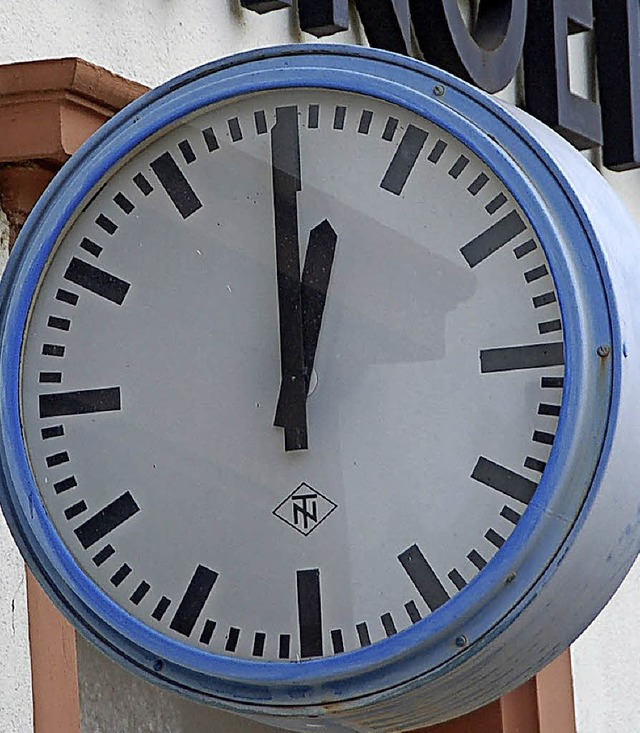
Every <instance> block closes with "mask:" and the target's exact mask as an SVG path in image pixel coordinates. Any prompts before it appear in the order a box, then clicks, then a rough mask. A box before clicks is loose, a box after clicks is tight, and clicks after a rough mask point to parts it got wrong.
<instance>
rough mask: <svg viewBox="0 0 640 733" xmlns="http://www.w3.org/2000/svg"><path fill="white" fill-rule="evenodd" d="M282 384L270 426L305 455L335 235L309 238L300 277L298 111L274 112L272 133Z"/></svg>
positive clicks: (323, 228) (315, 233)
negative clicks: (309, 398) (309, 397)
mask: <svg viewBox="0 0 640 733" xmlns="http://www.w3.org/2000/svg"><path fill="white" fill-rule="evenodd" d="M271 171H272V176H273V211H274V226H275V246H276V268H277V283H278V313H279V323H280V370H281V383H280V392H279V395H278V403H277V406H276V413H275V417H274V420H273V424H274V425H275V426H276V427H281V428H284V449H285V451H292V450H306V449H307V448H308V435H307V395H308V392H309V382H310V379H311V373H312V371H313V364H314V360H315V354H316V349H317V346H318V337H319V335H320V327H321V325H322V315H323V313H324V306H325V302H326V297H327V289H328V287H329V279H330V277H331V268H332V265H333V258H334V254H335V247H336V242H337V235H336V233H335V231H334V230H333V227H332V226H331V224H330V223H329V222H328V221H327V220H326V219H325V220H324V221H322V222H321V223H320V224H318V225H317V226H315V227H314V228H313V229H312V230H311V232H310V233H309V241H308V246H307V252H306V255H305V261H304V268H303V272H302V278H301V277H300V250H299V234H298V192H299V191H301V190H302V182H301V175H300V133H299V128H298V108H297V107H296V106H290V107H278V108H276V123H275V125H274V126H273V128H272V129H271Z"/></svg>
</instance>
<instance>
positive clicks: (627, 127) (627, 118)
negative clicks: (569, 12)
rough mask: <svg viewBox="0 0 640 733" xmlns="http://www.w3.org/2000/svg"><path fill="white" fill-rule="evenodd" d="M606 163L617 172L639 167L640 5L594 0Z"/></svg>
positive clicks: (631, 0)
mask: <svg viewBox="0 0 640 733" xmlns="http://www.w3.org/2000/svg"><path fill="white" fill-rule="evenodd" d="M593 7H594V11H595V16H596V22H595V26H596V53H597V66H598V85H599V88H600V104H601V105H602V126H603V128H604V147H603V150H602V153H603V156H602V157H603V162H604V164H605V166H606V167H607V168H611V169H613V170H616V171H623V170H628V169H629V168H638V167H640V4H639V3H638V0H619V1H618V2H615V3H611V2H610V0H594V2H593Z"/></svg>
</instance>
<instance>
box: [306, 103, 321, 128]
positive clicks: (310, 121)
mask: <svg viewBox="0 0 640 733" xmlns="http://www.w3.org/2000/svg"><path fill="white" fill-rule="evenodd" d="M319 119H320V105H319V104H310V105H309V116H308V118H307V125H308V127H309V129H310V130H315V129H316V128H317V127H318V122H319Z"/></svg>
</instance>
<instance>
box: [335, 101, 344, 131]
mask: <svg viewBox="0 0 640 733" xmlns="http://www.w3.org/2000/svg"><path fill="white" fill-rule="evenodd" d="M346 116H347V108H346V107H342V106H341V105H338V106H337V107H336V111H335V112H334V115H333V129H334V130H344V121H345V119H346Z"/></svg>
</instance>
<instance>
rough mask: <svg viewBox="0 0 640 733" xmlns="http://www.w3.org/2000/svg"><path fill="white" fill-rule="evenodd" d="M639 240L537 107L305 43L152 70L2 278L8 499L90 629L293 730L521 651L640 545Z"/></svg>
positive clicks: (599, 600) (58, 187)
mask: <svg viewBox="0 0 640 733" xmlns="http://www.w3.org/2000/svg"><path fill="white" fill-rule="evenodd" d="M637 247H638V235H637V233H636V231H635V229H634V227H633V224H632V223H631V221H630V219H629V216H628V215H627V214H626V213H625V211H624V209H623V207H622V206H621V205H620V204H619V203H618V202H617V200H616V199H615V197H614V196H613V194H612V193H611V192H610V190H609V189H608V188H607V186H606V184H605V183H604V181H603V180H602V179H601V178H600V176H599V174H598V173H597V172H596V171H595V170H593V169H592V168H591V167H590V165H589V164H588V163H587V162H585V161H584V160H583V159H582V158H581V156H580V155H579V154H578V153H577V152H575V151H573V150H572V149H571V148H569V146H568V145H567V144H565V143H563V142H562V141H561V140H559V139H558V138H557V137H556V136H555V135H554V134H552V133H551V132H550V131H548V130H547V129H546V128H544V127H543V126H542V125H541V124H540V123H537V122H535V121H533V120H531V119H530V118H529V117H526V116H525V115H524V114H523V113H519V112H517V111H516V110H513V109H511V108H507V107H506V106H503V105H502V104H501V103H499V102H497V101H495V100H493V99H491V98H490V97H488V96H486V95H484V94H483V93H481V92H479V91H477V90H474V89H472V88H471V87H469V86H468V85H466V84H464V83H463V82H460V81H459V80H457V79H455V78H453V77H451V76H448V75H447V74H445V73H443V72H441V71H438V70H435V69H433V68H431V67H429V66H427V65H425V64H423V63H420V62H416V61H412V60H409V59H406V58H402V57H399V56H395V55H392V54H387V53H382V52H377V51H373V50H369V49H362V48H350V47H344V46H332V47H324V46H304V47H284V48H279V49H270V50H261V51H256V52H252V53H249V54H244V55H240V56H237V57H234V58H232V59H226V60H223V61H217V62H214V63H212V64H209V65H208V66H205V67H203V68H201V69H196V70H195V71H192V72H189V73H188V74H186V75H184V76H182V77H179V78H177V79H176V80H173V81H171V82H169V83H167V84H165V85H164V86H162V87H160V88H159V89H157V90H155V91H152V92H150V93H149V94H148V95H146V96H145V97H143V98H142V99H141V100H139V101H138V102H136V103H134V104H133V105H131V106H130V107H128V108H127V109H126V110H124V111H123V112H122V113H121V114H119V115H117V116H116V117H115V118H114V119H113V120H112V121H111V122H109V123H108V124H106V125H105V126H104V128H102V129H101V130H100V131H99V132H98V133H97V134H96V135H95V136H94V137H93V138H92V139H91V140H90V141H89V142H88V143H87V144H86V145H85V146H84V147H83V148H82V150H81V151H80V152H79V153H78V154H77V155H76V156H74V157H73V159H72V160H71V161H70V162H69V163H68V164H67V165H66V166H65V167H64V169H63V170H62V172H61V173H60V174H59V175H58V177H57V178H56V179H55V181H54V182H53V184H52V185H51V187H50V188H49V189H48V191H47V192H46V193H45V195H44V196H43V198H42V199H41V201H40V202H39V203H38V205H37V207H36V208H35V210H34V212H33V214H32V215H31V217H30V218H29V220H28V222H27V224H26V225H25V227H24V229H23V232H22V234H21V237H20V240H19V242H18V244H17V245H16V249H15V252H14V253H13V254H12V257H11V261H10V264H9V268H8V271H7V274H6V276H5V278H4V279H3V283H2V288H3V290H2V310H1V339H2V356H1V357H0V370H1V372H2V403H1V404H2V441H1V456H2V460H1V465H2V482H3V487H4V489H3V493H2V504H3V508H4V511H5V514H6V516H7V519H8V521H9V524H10V526H11V528H12V531H13V533H14V536H15V538H16V541H17V543H18V545H19V546H20V548H21V550H22V552H23V554H24V555H25V557H26V559H27V561H28V562H29V564H30V565H31V567H32V569H33V570H34V572H35V573H36V574H37V576H38V577H39V579H40V580H41V582H42V583H43V585H44V586H45V587H46V588H47V589H48V591H49V593H50V594H51V595H52V597H53V598H54V600H55V601H56V602H57V603H58V605H59V606H60V608H61V609H62V610H63V612H64V613H66V615H67V616H68V617H69V618H70V619H71V620H72V621H73V622H74V623H75V624H76V625H77V626H78V628H79V629H80V631H82V632H83V633H84V634H85V635H87V636H88V637H89V638H90V639H91V640H93V641H94V642H95V643H96V644H97V645H98V646H99V647H100V648H101V649H103V650H104V651H106V652H107V653H108V654H110V655H111V656H112V657H113V658H114V659H116V660H117V661H118V662H120V663H122V664H125V665H127V666H128V667H130V668H132V669H134V670H136V671H138V672H139V673H141V674H143V675H145V676H146V677H147V678H150V679H152V680H154V681H156V682H159V683H160V684H164V685H166V686H168V687H170V688H171V689H173V690H176V691H179V692H183V693H185V694H187V695H191V696H192V697H195V698H197V699H199V700H204V701H208V702H211V703H213V704H216V705H219V706H221V707H223V708H226V709H228V710H232V711H235V712H239V713H242V714H245V715H249V716H254V717H258V718H260V719H262V720H266V721H269V722H271V723H277V724H278V725H280V726H283V727H290V728H293V729H299V730H305V729H307V728H316V729H325V730H370V729H372V728H375V729H376V730H399V729H405V728H408V727H412V726H413V727H415V726H417V725H425V724H430V723H435V722H438V721H440V720H444V719H447V718H448V717H453V716H454V715H459V714H462V713H463V712H466V711H468V710H470V709H472V708H474V707H477V706H479V705H482V704H484V703H486V702H488V701H490V700H491V699H493V698H495V697H497V696H499V695H500V694H502V693H503V692H505V691H506V690H507V689H509V688H511V687H513V686H515V685H516V684H518V683H519V682H521V681H523V680H524V679H526V678H527V677H529V676H531V675H532V674H533V673H534V672H535V671H536V670H537V669H539V668H540V667H541V666H542V665H543V664H544V663H546V662H547V661H549V660H550V659H551V658H553V656H554V655H556V654H557V653H559V652H560V651H561V650H562V649H564V648H565V647H566V646H567V645H568V644H569V643H570V642H571V641H572V640H573V639H574V638H575V637H576V636H577V635H578V634H579V633H580V632H581V631H582V630H583V629H584V628H585V627H586V625H587V624H588V623H589V622H590V621H591V620H592V618H593V617H594V616H595V614H596V613H597V612H598V611H599V610H600V608H601V607H602V606H603V605H604V603H605V602H606V600H607V599H608V598H609V596H610V595H611V594H612V593H613V591H614V590H615V588H616V587H617V585H618V584H619V582H621V579H622V578H623V577H624V574H625V572H626V570H627V569H628V568H629V566H630V564H631V562H632V561H633V559H634V558H635V556H636V554H637V551H638V531H637V526H638V522H637V516H638V514H637V511H638V500H637V492H638V486H637V481H636V480H635V479H634V475H635V473H636V472H635V471H633V470H632V469H631V468H630V466H631V460H632V457H633V455H634V452H635V450H637V449H636V448H635V445H636V442H637V436H638V420H637V417H636V415H635V412H636V411H635V410H634V408H633V404H634V397H635V396H636V393H637V391H638V385H639V382H638V365H637V364H638V361H637V353H638V350H637V347H638V344H637V338H638V337H637V333H638V324H639V322H640V321H639V320H638V312H637V310H638V305H637V303H638V302H640V301H639V299H638V293H637V282H639V281H640V278H639V275H640V272H639V267H638V260H637V256H636V255H635V254H634V253H635V248H637Z"/></svg>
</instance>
